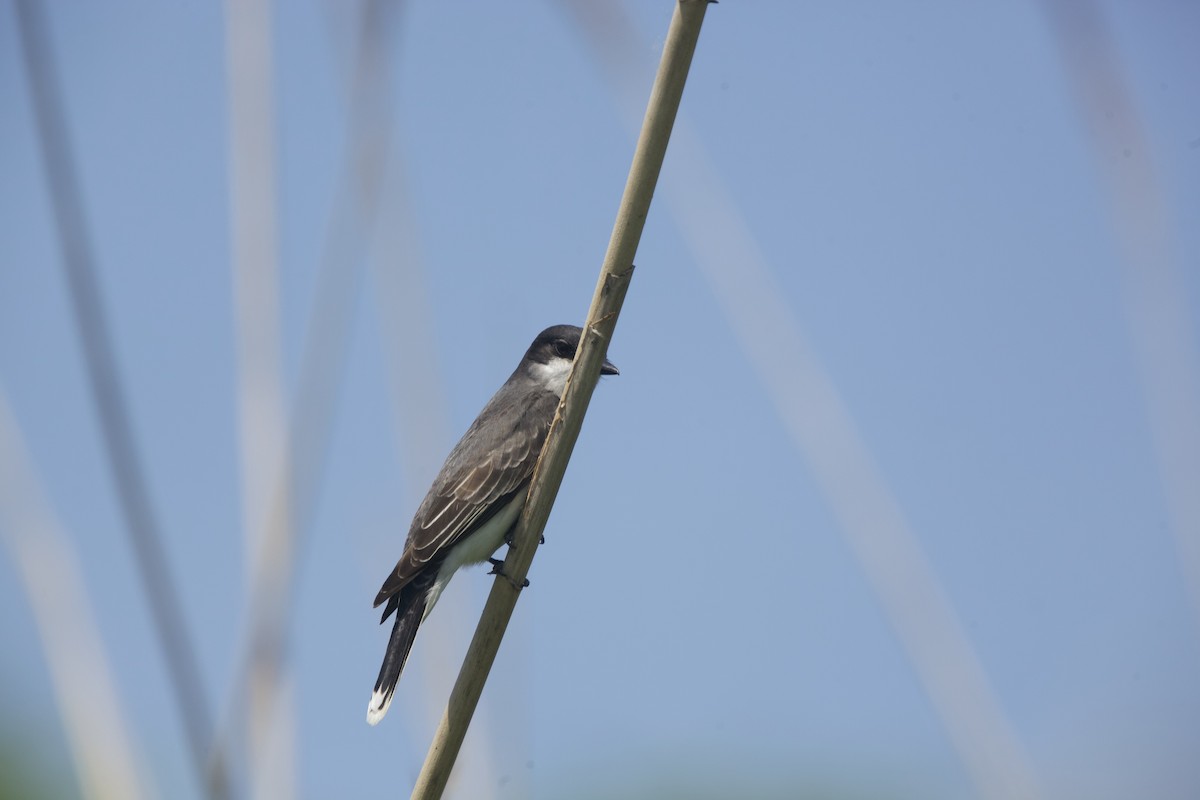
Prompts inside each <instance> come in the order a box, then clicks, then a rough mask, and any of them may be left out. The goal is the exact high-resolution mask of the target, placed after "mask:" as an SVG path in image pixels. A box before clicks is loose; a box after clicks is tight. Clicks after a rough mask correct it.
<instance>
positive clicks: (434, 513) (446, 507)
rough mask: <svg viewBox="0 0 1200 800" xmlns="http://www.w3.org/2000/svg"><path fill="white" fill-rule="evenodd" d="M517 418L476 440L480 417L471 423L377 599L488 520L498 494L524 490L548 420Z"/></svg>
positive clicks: (419, 513)
mask: <svg viewBox="0 0 1200 800" xmlns="http://www.w3.org/2000/svg"><path fill="white" fill-rule="evenodd" d="M485 411H486V409H485ZM482 416H483V415H482V414H481V417H482ZM521 421H522V420H521V419H520V418H517V419H514V420H513V424H511V425H509V426H507V430H506V431H505V432H506V433H507V435H505V436H503V437H501V438H500V440H499V441H495V440H493V441H491V442H488V441H482V442H480V441H479V436H478V435H476V436H475V438H472V434H473V433H476V428H477V426H478V420H477V421H476V425H472V427H471V430H469V431H468V432H467V434H466V435H465V436H464V437H463V440H462V441H461V442H459V444H458V446H457V447H455V449H454V450H453V451H452V452H451V453H450V456H449V457H448V458H447V459H446V465H445V466H444V467H443V468H442V472H441V474H439V475H438V479H437V480H436V481H435V482H434V485H433V487H432V488H431V489H430V490H429V494H428V495H426V497H425V500H424V502H422V503H421V507H420V508H419V509H418V510H417V514H416V516H415V517H414V519H413V524H412V527H411V528H410V529H409V533H408V539H407V541H406V542H405V547H404V553H403V554H402V555H401V556H400V560H399V561H398V562H397V563H396V568H395V569H394V570H392V572H391V574H389V575H388V577H387V580H386V581H384V584H383V588H381V589H380V590H379V594H378V596H377V597H376V599H375V605H379V604H380V603H382V602H383V601H384V600H387V599H388V598H389V597H391V596H392V595H393V594H395V593H396V592H398V591H399V590H400V589H401V588H403V587H404V585H405V584H407V583H408V582H409V581H411V580H412V579H413V577H414V576H415V575H416V574H417V573H418V572H419V571H420V570H421V569H422V568H423V567H425V566H427V565H428V564H430V563H431V562H434V561H436V560H437V559H439V558H441V557H442V556H443V555H444V554H445V553H446V552H447V551H448V550H449V549H450V548H452V547H454V545H455V544H457V543H458V542H459V541H460V540H461V539H463V538H464V537H465V536H468V535H469V534H470V533H471V532H472V531H473V530H474V529H475V528H476V527H478V526H479V525H480V524H482V523H483V522H486V521H487V519H488V518H489V517H490V516H491V513H494V512H495V511H496V510H497V509H498V508H499V507H500V505H501V504H500V503H498V501H499V500H502V499H506V498H508V497H509V496H511V495H512V494H513V493H514V492H516V491H518V490H522V491H523V490H524V488H525V487H526V486H527V485H528V483H529V478H530V476H531V475H532V474H533V468H534V465H535V463H536V462H537V457H538V454H539V453H540V452H541V448H542V444H543V443H544V442H545V440H546V433H547V431H548V430H549V422H547V423H546V424H545V425H539V426H534V427H529V426H525V425H521V424H517V423H518V422H521ZM480 450H483V451H484V452H482V453H481V452H479V451H480ZM472 456H475V457H472Z"/></svg>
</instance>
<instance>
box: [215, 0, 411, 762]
mask: <svg viewBox="0 0 1200 800" xmlns="http://www.w3.org/2000/svg"><path fill="white" fill-rule="evenodd" d="M393 11H394V7H393V5H392V4H389V3H386V2H381V0H372V2H369V3H368V4H367V11H366V13H365V14H364V17H363V20H362V26H361V28H360V48H359V51H358V59H357V64H356V68H355V73H354V75H355V77H354V83H353V92H352V97H351V103H350V108H349V111H348V127H349V131H348V134H347V137H346V146H345V151H344V157H343V165H342V170H341V176H340V179H339V187H338V194H337V198H336V200H335V202H334V207H333V213H332V216H331V218H330V220H329V223H328V228H327V230H326V233H325V238H324V243H323V246H322V251H321V256H320V264H319V269H318V275H317V286H316V291H315V293H314V301H313V308H312V310H311V313H310V315H309V317H308V327H307V330H306V334H305V340H304V346H303V350H302V353H301V357H300V368H299V378H298V380H297V386H296V391H295V396H294V398H293V401H292V411H291V415H290V419H289V421H288V428H287V433H286V436H285V440H284V443H283V453H281V454H278V457H279V461H278V462H277V470H276V471H275V472H274V473H273V474H274V476H275V483H274V485H273V487H272V491H271V494H270V501H269V505H268V507H267V509H266V512H265V513H266V527H265V529H264V531H263V534H262V546H261V548H260V549H259V553H260V555H259V557H258V558H257V559H255V567H256V569H255V574H254V576H253V579H252V585H251V594H250V607H249V612H248V623H247V630H246V631H245V632H244V637H243V641H244V645H243V648H244V651H245V652H243V654H242V656H241V658H240V660H239V662H238V669H237V670H236V671H235V673H234V676H233V682H232V684H231V697H230V699H229V703H228V704H229V706H230V707H232V708H235V709H236V708H237V707H238V706H239V705H240V704H241V703H243V702H245V701H246V699H247V698H249V697H255V700H254V704H255V710H254V714H255V715H256V716H257V717H258V718H259V719H261V720H265V721H270V720H271V719H272V718H273V717H274V716H275V714H276V703H277V701H278V698H279V696H280V693H281V691H284V692H286V687H287V686H289V685H290V681H289V678H288V677H287V674H286V672H285V669H286V662H287V655H288V651H289V639H290V636H291V629H290V625H289V622H290V612H291V610H292V606H293V604H294V602H295V596H296V586H295V575H296V569H297V566H298V564H299V559H300V556H301V553H302V549H303V546H304V544H305V537H306V534H307V533H308V531H309V529H310V528H311V525H312V517H313V509H314V507H315V504H316V500H317V497H318V495H319V492H320V483H321V481H320V478H321V470H322V468H323V467H324V464H325V457H326V451H327V449H328V444H329V439H330V434H331V431H332V427H333V418H334V412H335V408H336V402H337V391H338V388H339V387H340V385H341V374H342V370H343V368H344V366H345V362H346V353H347V349H348V345H349V338H350V329H351V324H352V322H353V321H354V319H355V314H354V310H355V309H354V304H355V300H356V298H357V296H358V288H359V283H360V281H361V278H362V262H363V255H364V253H363V251H364V242H365V241H366V240H367V238H368V237H369V235H370V228H371V226H372V225H373V223H374V221H375V217H376V211H377V205H378V195H379V184H380V176H381V175H382V174H383V172H384V171H385V169H386V156H387V143H388V141H389V139H390V117H391V105H390V92H389V90H388V81H387V79H388V72H387V65H386V55H387V44H386V37H387V36H388V34H389V32H390V31H391V29H392V26H391V24H390V19H389V16H388V15H389V14H390V13H392V12H393ZM252 687H253V689H252ZM264 724H265V723H264ZM232 737H233V733H232V731H230V730H229V729H228V727H226V729H225V730H224V731H223V732H222V737H221V739H220V741H219V742H218V745H217V753H218V757H217V758H215V759H214V760H217V761H219V759H220V754H222V753H228V752H229V751H230V749H231V748H232ZM250 767H251V779H252V782H254V783H257V782H258V781H259V780H260V777H259V776H257V775H255V774H254V772H255V771H256V770H257V769H258V768H259V765H256V764H251V765H250Z"/></svg>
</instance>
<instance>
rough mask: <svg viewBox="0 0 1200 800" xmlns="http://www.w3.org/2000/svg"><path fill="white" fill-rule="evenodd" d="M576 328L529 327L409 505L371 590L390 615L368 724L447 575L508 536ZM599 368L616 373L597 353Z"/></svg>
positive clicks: (384, 706) (379, 711) (387, 701)
mask: <svg viewBox="0 0 1200 800" xmlns="http://www.w3.org/2000/svg"><path fill="white" fill-rule="evenodd" d="M582 333H583V331H582V330H581V329H580V328H577V327H576V326H574V325H555V326H554V327H552V328H547V329H546V330H544V331H542V332H541V333H539V334H538V336H537V338H536V339H534V340H533V344H531V345H529V349H528V350H526V351H525V357H524V358H522V359H521V363H520V364H518V365H517V369H516V371H515V372H513V374H512V375H510V376H509V378H508V380H507V381H505V382H504V385H503V386H501V387H500V391H498V392H496V394H495V395H494V396H493V397H492V399H491V400H489V401H488V404H487V405H486V406H484V407H483V411H480V412H479V416H478V417H476V418H475V421H474V422H472V423H471V427H470V428H468V429H467V432H466V433H465V434H463V437H462V439H460V440H459V441H458V444H456V445H455V446H454V449H453V450H451V451H450V455H449V456H447V457H446V463H445V464H443V465H442V471H441V472H439V473H438V476H437V478H435V479H434V481H433V486H431V487H430V489H429V494H427V495H425V500H424V501H423V502H422V503H421V507H420V508H418V509H417V513H416V516H414V517H413V521H412V526H411V527H410V528H409V529H408V539H407V540H406V541H405V542H404V552H403V553H402V554H401V555H400V560H399V561H398V562H396V568H395V569H394V570H392V572H391V574H389V575H388V576H387V580H385V581H384V582H383V588H381V589H380V590H379V594H377V595H375V607H376V608H378V607H379V606H380V604H382V603H387V605H386V606H385V607H384V609H383V617H382V619H380V620H379V622H380V624H383V623H384V622H386V621H387V618H388V617H389V616H391V614H392V613H393V612H395V614H396V622H395V624H394V625H393V626H392V636H391V638H390V639H389V640H388V646H387V652H386V653H385V654H384V656H383V666H382V667H381V668H380V669H379V679H378V680H377V681H375V691H374V692H373V693H372V694H371V702H370V704H369V705H368V706H367V722H368V723H370V724H371V725H374V724H376V723H377V722H379V720H381V719H383V715H384V714H386V713H387V710H388V706H389V705H391V703H392V693H393V692H395V691H396V682H397V681H398V680H400V671H401V670H402V669H404V662H405V660H406V659H407V658H408V651H409V650H411V649H412V644H413V639H414V637H416V635H417V627H418V626H419V625H420V624H421V623H422V622H423V621H424V620H425V617H427V616H429V612H430V611H431V610H433V605H434V603H436V602H437V600H438V597H439V596H440V595H441V593H442V590H443V589H445V588H446V584H447V583H449V582H450V578H451V576H453V575H454V573H455V571H456V570H457V569H458V568H459V567H462V566H466V565H467V564H478V563H480V562H482V561H485V560H487V559H488V557H489V556H491V555H492V553H494V552H496V550H498V549H499V548H500V545H501V544H503V543H504V542H505V541H508V540H509V538H510V536H511V534H512V530H513V528H514V526H515V525H516V523H517V517H518V516H520V514H521V509H522V508H523V507H524V505H525V497H526V494H527V492H528V490H529V480H530V477H531V476H532V475H533V467H534V465H535V464H536V463H537V460H538V456H539V455H540V454H541V452H542V444H543V443H544V442H545V441H546V434H547V433H548V432H549V431H550V423H551V422H553V421H554V414H555V411H557V409H558V403H559V400H560V399H561V398H562V393H563V389H564V388H565V387H566V385H567V374H568V373H569V372H570V371H571V363H572V362H573V361H574V359H575V350H576V349H577V348H578V346H579V337H580V335H581V334H582ZM600 374H601V375H617V374H619V373H618V372H617V368H616V367H615V366H613V365H612V363H611V362H609V361H608V360H607V359H605V361H604V364H603V366H601V367H600Z"/></svg>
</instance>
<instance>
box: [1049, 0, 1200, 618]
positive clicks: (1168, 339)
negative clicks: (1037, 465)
mask: <svg viewBox="0 0 1200 800" xmlns="http://www.w3.org/2000/svg"><path fill="white" fill-rule="evenodd" d="M1042 7H1043V9H1044V10H1045V13H1046V16H1047V17H1048V19H1049V23H1050V29H1051V32H1052V33H1053V34H1054V35H1055V37H1057V39H1058V51H1059V54H1060V55H1061V56H1062V59H1063V67H1064V69H1065V70H1066V73H1067V77H1068V78H1069V79H1070V88H1071V89H1072V90H1073V91H1074V93H1075V98H1074V99H1075V101H1076V102H1077V103H1078V105H1079V111H1080V114H1081V116H1082V117H1083V122H1084V124H1085V125H1086V126H1087V128H1088V130H1089V132H1090V133H1091V135H1092V144H1093V145H1094V147H1095V155H1096V169H1097V170H1098V171H1099V172H1100V174H1101V175H1103V176H1104V178H1105V179H1107V181H1108V187H1109V200H1110V201H1111V202H1112V209H1111V210H1112V216H1113V223H1114V228H1115V233H1116V238H1117V242H1118V244H1119V245H1120V247H1121V249H1122V250H1123V251H1124V253H1125V259H1124V260H1123V261H1122V264H1121V266H1122V267H1123V270H1122V273H1121V277H1122V279H1123V283H1124V286H1123V289H1124V292H1123V295H1124V300H1125V313H1126V315H1127V316H1128V318H1129V332H1130V336H1131V337H1132V338H1133V345H1134V355H1135V357H1136V359H1137V367H1138V370H1139V371H1140V372H1141V378H1142V389H1143V391H1144V393H1145V397H1146V412H1147V416H1148V418H1149V421H1150V431H1151V435H1152V436H1153V444H1154V455H1155V457H1156V458H1157V460H1158V470H1159V473H1160V475H1161V478H1162V482H1163V489H1164V495H1165V498H1164V499H1165V500H1166V506H1167V516H1168V519H1169V520H1170V526H1171V532H1172V533H1173V534H1174V536H1175V546H1176V548H1177V549H1178V551H1179V560H1180V565H1181V572H1182V575H1183V579H1184V582H1185V583H1186V585H1187V588H1188V591H1189V594H1190V596H1191V600H1192V606H1193V611H1194V613H1195V618H1194V622H1195V623H1196V624H1197V626H1198V627H1200V350H1198V349H1197V347H1196V326H1195V324H1194V323H1193V321H1192V320H1191V318H1190V315H1189V313H1188V287H1187V281H1186V280H1184V276H1183V269H1184V267H1183V265H1182V264H1181V263H1180V259H1179V251H1178V248H1177V243H1176V234H1175V232H1174V225H1175V220H1173V219H1171V215H1170V214H1169V213H1168V210H1167V203H1166V201H1165V199H1164V196H1163V190H1162V187H1161V186H1160V184H1159V180H1158V176H1157V175H1156V174H1155V170H1154V161H1153V153H1152V152H1151V149H1150V137H1149V136H1147V135H1146V132H1145V130H1144V128H1143V126H1142V121H1141V118H1140V116H1139V114H1138V111H1137V106H1136V104H1135V103H1134V100H1133V97H1132V96H1130V94H1129V90H1128V88H1127V87H1126V85H1125V78H1124V76H1123V75H1122V72H1121V65H1120V57H1119V55H1118V53H1117V48H1116V46H1115V44H1114V42H1113V40H1112V38H1111V36H1110V35H1109V33H1108V26H1107V24H1106V22H1105V17H1104V11H1103V9H1102V8H1101V7H1100V6H1098V5H1097V4H1095V3H1093V2H1088V0H1070V2H1067V1H1066V0H1043V3H1042Z"/></svg>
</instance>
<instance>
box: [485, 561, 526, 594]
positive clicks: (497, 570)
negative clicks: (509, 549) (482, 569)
mask: <svg viewBox="0 0 1200 800" xmlns="http://www.w3.org/2000/svg"><path fill="white" fill-rule="evenodd" d="M488 563H489V564H491V565H492V569H491V571H490V572H488V575H500V576H502V577H503V578H504V579H505V580H507V581H508V582H509V583H511V584H512V586H513V588H514V589H525V588H527V587H528V586H529V578H526V579H525V580H524V581H522V582H521V584H520V585H519V586H518V585H517V582H516V581H514V580H513V579H512V577H511V576H509V574H508V573H507V572H505V571H504V562H503V561H501V560H500V559H498V558H489V559H488Z"/></svg>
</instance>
